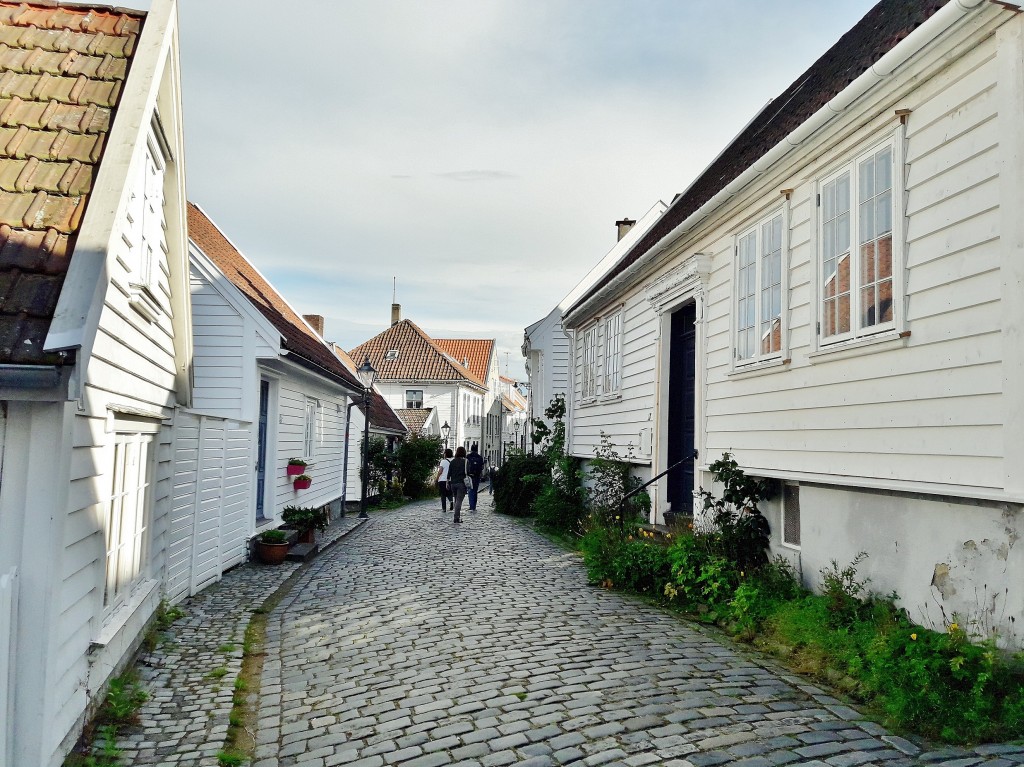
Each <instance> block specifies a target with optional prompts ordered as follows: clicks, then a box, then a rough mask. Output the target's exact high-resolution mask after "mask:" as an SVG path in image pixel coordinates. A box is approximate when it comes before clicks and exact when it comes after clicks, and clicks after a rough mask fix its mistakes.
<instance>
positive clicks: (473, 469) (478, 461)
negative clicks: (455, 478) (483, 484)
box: [466, 453, 484, 477]
mask: <svg viewBox="0 0 1024 767" xmlns="http://www.w3.org/2000/svg"><path fill="white" fill-rule="evenodd" d="M466 462H467V471H468V472H469V473H470V474H471V475H473V476H474V477H479V476H480V472H482V471H483V468H484V459H483V456H482V455H480V453H470V454H469V457H468V458H466Z"/></svg>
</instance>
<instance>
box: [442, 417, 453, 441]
mask: <svg viewBox="0 0 1024 767" xmlns="http://www.w3.org/2000/svg"><path fill="white" fill-rule="evenodd" d="M451 431H452V427H451V426H449V425H448V422H447V421H445V422H444V425H443V426H442V427H441V434H443V435H444V438H445V440H447V439H448V435H449V434H450V433H451Z"/></svg>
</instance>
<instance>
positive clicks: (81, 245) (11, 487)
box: [0, 0, 191, 767]
mask: <svg viewBox="0 0 1024 767" xmlns="http://www.w3.org/2000/svg"><path fill="white" fill-rule="evenodd" d="M176 16H177V9H176V7H175V3H174V2H173V0H154V2H153V3H152V8H151V10H150V11H149V13H148V14H144V13H137V12H133V11H121V10H113V9H110V8H109V7H96V8H92V7H89V6H86V5H67V6H58V5H57V4H55V3H45V4H44V3H40V4H32V3H13V2H2V3H0V43H2V45H0V72H2V75H3V82H4V88H3V92H2V95H0V111H2V114H3V127H2V128H0V133H2V134H3V141H2V142H0V146H2V147H3V149H2V151H0V189H2V190H3V196H4V201H5V202H4V206H3V213H2V214H0V240H2V247H0V275H2V279H0V293H2V295H0V400H2V410H0V412H2V413H3V417H2V419H0V454H2V461H3V464H2V465H3V468H2V480H0V529H2V530H3V535H2V536H0V611H2V614H0V657H3V658H4V660H6V659H7V658H8V657H10V658H16V662H14V663H11V664H9V665H8V664H7V663H5V662H0V674H5V676H4V677H2V678H0V765H4V766H5V767H13V766H14V765H19V766H20V765H33V767H35V766H36V765H58V764H60V763H61V762H62V761H63V758H64V756H65V755H66V754H67V752H68V751H69V750H70V749H71V747H72V746H73V744H74V742H75V740H76V739H77V738H78V736H79V734H80V733H81V731H82V727H83V724H84V722H85V720H86V718H87V716H88V714H89V712H90V709H91V708H92V707H93V706H95V705H97V704H98V703H99V702H100V701H101V700H102V696H103V692H104V689H105V686H106V684H107V682H108V681H109V679H110V677H111V676H112V675H113V674H114V673H115V672H116V671H117V670H119V669H120V668H121V667H123V666H124V665H125V664H127V663H128V661H129V660H130V658H131V656H132V653H133V651H134V649H135V648H136V647H137V646H138V644H139V642H140V641H141V639H142V634H143V631H144V628H145V626H146V624H147V622H148V621H149V620H150V618H151V617H152V616H153V614H154V611H155V610H156V608H157V605H158V603H159V600H160V596H161V583H162V581H163V579H164V574H165V562H166V557H165V552H166V547H167V540H168V533H169V531H168V516H169V512H170V505H171V485H172V461H171V452H170V442H171V423H172V420H173V416H174V412H175V408H176V407H177V406H178V405H188V404H189V398H190V375H189V374H190V365H191V334H190V331H189V292H188V263H187V256H186V252H187V245H186V228H185V199H184V189H185V184H184V171H183V165H182V157H183V153H184V145H183V140H182V132H181V108H180V102H179V92H180V82H179V76H178V46H177V31H176Z"/></svg>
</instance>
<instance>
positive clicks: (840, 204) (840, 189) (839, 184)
mask: <svg viewBox="0 0 1024 767" xmlns="http://www.w3.org/2000/svg"><path fill="white" fill-rule="evenodd" d="M835 184H836V213H837V214H842V213H849V212H850V174H849V173H844V174H843V175H842V176H840V177H839V178H837V179H836V181H835Z"/></svg>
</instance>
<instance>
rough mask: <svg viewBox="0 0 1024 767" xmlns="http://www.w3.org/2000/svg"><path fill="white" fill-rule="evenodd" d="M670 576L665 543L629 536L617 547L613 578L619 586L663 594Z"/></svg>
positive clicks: (613, 562) (613, 559)
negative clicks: (659, 543) (649, 541)
mask: <svg viewBox="0 0 1024 767" xmlns="http://www.w3.org/2000/svg"><path fill="white" fill-rule="evenodd" d="M671 577H672V568H671V563H670V561H669V555H668V551H667V550H666V549H665V547H663V546H658V545H655V544H650V543H645V542H644V541H641V540H636V539H635V538H632V536H629V537H628V538H627V540H626V541H623V542H620V544H619V545H618V546H617V547H616V549H615V550H614V554H613V557H612V563H611V580H612V582H613V583H614V584H615V585H616V586H618V587H620V588H624V589H629V590H630V591H635V592H637V593H638V594H655V595H661V594H662V593H663V592H664V589H665V584H666V583H668V582H669V580H670V579H671Z"/></svg>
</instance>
